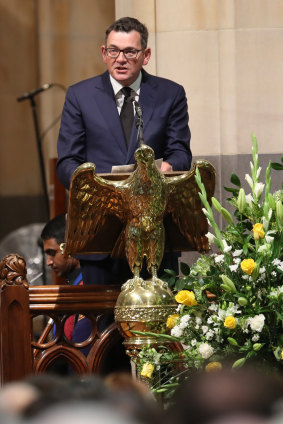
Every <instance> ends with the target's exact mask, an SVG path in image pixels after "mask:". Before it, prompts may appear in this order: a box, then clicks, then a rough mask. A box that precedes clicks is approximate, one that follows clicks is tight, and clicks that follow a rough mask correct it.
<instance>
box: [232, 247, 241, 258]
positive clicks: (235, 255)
mask: <svg viewBox="0 0 283 424" xmlns="http://www.w3.org/2000/svg"><path fill="white" fill-rule="evenodd" d="M242 253H243V250H242V249H238V250H235V251H234V252H233V253H232V256H233V257H234V258H235V257H237V256H240V255H241V254H242Z"/></svg>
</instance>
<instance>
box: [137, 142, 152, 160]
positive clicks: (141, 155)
mask: <svg viewBox="0 0 283 424" xmlns="http://www.w3.org/2000/svg"><path fill="white" fill-rule="evenodd" d="M135 158H136V161H137V162H140V163H143V164H150V163H152V162H153V161H154V151H153V149H152V148H151V147H149V146H147V145H146V144H142V145H141V146H140V147H139V148H138V149H137V150H136V152H135Z"/></svg>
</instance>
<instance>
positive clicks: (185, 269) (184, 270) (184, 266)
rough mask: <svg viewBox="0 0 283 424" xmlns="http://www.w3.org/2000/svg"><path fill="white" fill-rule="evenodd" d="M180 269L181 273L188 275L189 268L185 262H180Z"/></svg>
mask: <svg viewBox="0 0 283 424" xmlns="http://www.w3.org/2000/svg"><path fill="white" fill-rule="evenodd" d="M180 269H181V272H182V274H183V275H190V272H191V268H190V267H189V265H188V264H186V263H185V262H181V263H180Z"/></svg>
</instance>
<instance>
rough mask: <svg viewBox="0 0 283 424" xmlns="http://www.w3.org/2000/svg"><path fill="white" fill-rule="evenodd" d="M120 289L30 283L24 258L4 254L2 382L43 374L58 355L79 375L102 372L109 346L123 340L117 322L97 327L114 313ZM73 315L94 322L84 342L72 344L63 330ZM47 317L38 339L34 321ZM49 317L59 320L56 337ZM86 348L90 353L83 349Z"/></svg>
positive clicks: (0, 271)
mask: <svg viewBox="0 0 283 424" xmlns="http://www.w3.org/2000/svg"><path fill="white" fill-rule="evenodd" d="M119 293H120V287H119V286H113V285H111V286H110V285H109V286H106V285H97V286H95V285H92V286H54V285H52V286H29V285H28V282H27V280H26V266H25V261H24V259H23V258H21V257H20V256H18V255H16V254H14V255H7V256H5V258H4V259H3V260H2V261H1V263H0V367H1V368H0V371H1V384H4V383H7V382H10V381H15V380H20V379H22V378H24V377H25V376H27V375H29V374H32V373H34V374H39V373H44V372H46V370H47V369H48V367H49V366H50V365H51V364H52V363H54V362H55V361H56V360H57V359H58V358H61V359H62V358H63V359H64V360H66V362H67V363H68V364H69V365H70V367H71V368H72V369H73V371H74V372H75V373H79V374H80V373H81V374H87V373H94V372H95V373H100V372H101V371H102V369H103V365H104V358H105V357H106V355H107V353H108V352H109V350H110V349H111V348H112V347H113V346H114V345H116V344H117V343H121V341H122V337H121V335H120V333H119V332H118V330H117V327H116V324H115V323H112V324H111V325H110V326H108V327H107V328H106V329H102V330H99V328H98V327H99V322H101V320H102V319H103V317H105V315H109V314H111V313H113V310H114V306H115V303H116V299H117V297H118V295H119ZM73 314H81V315H84V316H85V317H87V318H88V319H89V320H90V322H91V328H92V330H91V334H90V336H89V337H88V339H87V340H85V341H83V342H82V343H76V344H74V343H71V341H70V340H68V338H67V337H66V336H65V334H64V323H65V321H66V319H67V318H68V317H69V316H71V315H73ZM42 315H43V316H45V317H46V322H47V327H45V331H44V333H43V334H42V335H41V337H40V338H39V339H38V340H36V339H34V335H33V321H34V319H35V318H36V317H38V316H42ZM50 319H51V320H53V321H54V322H55V324H56V334H53V335H52V329H51V328H52V327H53V325H51V324H50V321H51V320H50ZM48 333H49V338H48V339H46V340H44V339H45V338H46V336H47V335H48ZM50 333H51V339H50ZM87 346H88V347H89V353H88V354H87V356H85V355H84V354H83V353H82V352H81V351H80V348H83V347H87Z"/></svg>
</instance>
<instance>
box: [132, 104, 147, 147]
mask: <svg viewBox="0 0 283 424" xmlns="http://www.w3.org/2000/svg"><path fill="white" fill-rule="evenodd" d="M134 105H135V111H136V115H137V120H136V127H137V130H138V134H137V138H138V143H139V145H140V146H141V145H142V144H145V143H144V139H143V119H142V108H141V105H140V104H139V102H137V101H136V100H135V101H134Z"/></svg>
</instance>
